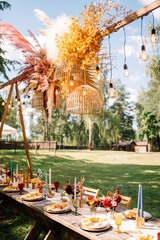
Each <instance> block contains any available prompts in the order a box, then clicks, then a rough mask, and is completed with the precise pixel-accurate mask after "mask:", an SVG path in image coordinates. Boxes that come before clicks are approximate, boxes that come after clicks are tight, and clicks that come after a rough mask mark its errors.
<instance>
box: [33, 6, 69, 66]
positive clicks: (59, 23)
mask: <svg viewBox="0 0 160 240" xmlns="http://www.w3.org/2000/svg"><path fill="white" fill-rule="evenodd" d="M34 12H35V13H36V16H37V17H38V18H39V19H40V21H42V22H43V23H44V24H45V25H46V26H47V28H46V29H39V30H38V32H39V33H40V34H42V35H45V37H46V44H45V48H46V51H47V58H48V60H49V61H52V62H55V61H56V59H57V56H58V48H57V43H56V40H55V39H56V37H57V35H58V36H62V35H63V34H64V33H65V32H68V31H69V29H68V26H69V25H70V24H71V19H70V18H69V17H67V16H66V15H65V14H63V15H61V16H58V17H57V18H56V19H55V20H52V19H50V18H49V17H48V16H47V15H46V14H45V13H44V12H43V11H41V10H38V9H35V10H34Z"/></svg>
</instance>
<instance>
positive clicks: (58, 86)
mask: <svg viewBox="0 0 160 240" xmlns="http://www.w3.org/2000/svg"><path fill="white" fill-rule="evenodd" d="M35 13H36V15H37V17H38V18H39V19H40V21H42V22H43V23H44V24H45V26H46V29H40V30H39V33H40V35H41V36H42V37H43V38H44V39H45V44H44V46H43V47H42V46H41V45H40V43H39V41H38V40H37V38H36V37H35V36H34V34H33V33H32V32H31V31H30V30H28V32H29V34H30V36H31V37H32V39H33V40H34V45H33V44H31V43H30V42H29V41H28V40H27V39H25V38H24V37H23V36H22V35H21V34H20V33H19V32H18V31H17V30H16V29H15V28H14V27H13V26H11V25H10V24H8V23H3V22H1V23H0V35H2V36H3V38H5V39H7V40H9V42H10V43H11V44H12V45H13V46H14V47H15V48H16V49H19V50H21V52H22V53H23V55H24V59H25V60H24V62H23V66H22V68H21V69H20V71H19V75H18V76H17V78H16V79H15V83H16V82H18V83H20V82H25V83H27V84H26V87H25V88H24V92H26V94H28V93H29V92H30V91H31V92H33V99H32V106H33V107H34V108H36V109H44V110H45V115H46V118H47V119H48V116H49V117H51V113H52V109H55V108H59V106H60V105H61V104H62V102H64V101H66V102H67V106H68V107H67V109H68V112H71V111H70V110H69V109H71V108H72V109H73V101H72V99H74V96H78V97H76V98H77V99H78V98H79V100H78V101H79V103H80V101H81V97H82V96H83V95H84V92H85V93H86V96H88V101H89V102H90V104H89V105H87V103H85V104H84V105H83V107H80V110H79V111H80V112H79V113H80V114H86V113H90V114H92V113H94V112H98V111H100V110H101V105H102V98H103V97H102V90H101V87H100V84H101V79H100V72H99V70H100V69H97V68H98V65H101V62H102V61H103V59H104V58H106V59H107V58H108V55H107V54H100V51H101V45H102V42H103V40H104V37H105V36H106V35H108V34H109V31H108V30H106V29H107V27H109V26H110V25H112V24H114V23H116V22H117V20H119V19H120V18H122V17H125V16H127V15H128V14H129V13H130V11H126V8H125V7H123V6H122V5H120V4H117V3H116V1H114V0H111V1H106V2H97V3H91V4H90V5H89V7H86V6H85V8H84V10H83V12H82V13H80V15H81V16H80V17H77V18H68V17H67V16H65V15H63V16H60V17H58V18H57V19H56V20H52V19H50V18H49V17H48V16H47V15H46V14H45V13H44V12H42V11H40V10H38V9H36V10H35ZM106 65H107V64H106ZM84 71H85V74H86V79H85V81H86V82H85V84H83V73H84ZM97 77H98V79H97ZM13 83H14V82H13ZM84 85H85V87H84ZM84 88H85V91H84ZM93 93H94V94H93ZM70 95H71V96H70ZM93 96H94V97H95V99H97V103H95V101H94V99H93ZM68 99H69V100H68ZM86 99H87V98H86ZM27 101H30V97H28V100H27ZM84 101H85V102H86V100H85V98H84ZM17 102H18V103H19V102H20V100H19V99H17ZM79 103H78V102H77V104H79ZM98 106H99V107H98ZM85 107H86V109H85ZM89 107H90V110H89V109H88V108H89ZM82 108H83V110H81V109H82ZM92 108H93V109H92ZM94 109H95V110H94ZM98 109H99V110H98ZM77 111H78V110H77V105H75V110H74V111H72V112H77ZM77 113H78V112H77Z"/></svg>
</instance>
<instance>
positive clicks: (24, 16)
mask: <svg viewBox="0 0 160 240" xmlns="http://www.w3.org/2000/svg"><path fill="white" fill-rule="evenodd" d="M8 2H9V3H10V4H11V10H5V11H3V12H1V15H0V19H1V21H3V22H8V23H10V24H11V25H13V26H14V27H15V28H16V29H17V30H18V31H19V32H20V33H21V34H22V35H23V36H25V37H28V32H27V30H28V29H30V30H31V31H32V32H33V33H34V34H35V36H37V37H38V36H39V34H38V32H37V30H38V29H39V28H44V25H43V24H42V22H40V21H39V19H38V18H37V17H36V16H35V13H34V9H40V10H42V11H44V12H45V13H46V14H47V15H48V16H49V17H50V18H52V19H56V17H58V16H60V15H62V14H64V13H65V14H66V15H67V16H68V17H77V16H80V14H79V13H80V12H82V11H83V9H84V5H89V3H90V2H91V1H90V0H77V1H76V0H59V1H55V0H8ZM93 2H95V0H94V1H93ZM118 2H119V3H121V4H123V5H124V6H126V8H127V9H132V11H133V12H134V11H136V10H138V9H140V8H142V7H143V6H144V5H147V4H148V3H150V2H152V0H118ZM153 13H154V17H155V24H160V9H157V10H155V11H154V12H153ZM148 21H150V22H151V23H152V15H151V14H148V15H147V16H145V17H144V20H143V35H145V34H146V23H147V22H148ZM125 30H126V55H127V65H128V69H129V72H130V76H129V77H128V78H126V77H124V75H123V64H124V53H123V44H124V33H123V29H120V30H118V31H117V32H115V33H112V34H111V48H112V59H113V60H112V64H113V65H114V66H115V67H114V69H113V72H112V75H113V81H115V80H117V79H121V82H122V83H123V84H124V85H125V86H126V89H127V90H128V91H129V92H130V94H131V100H134V101H136V97H137V93H138V91H139V90H140V88H141V87H147V82H148V80H149V78H147V77H146V75H145V66H146V63H144V62H141V61H140V60H139V53H140V51H141V45H142V42H141V37H140V33H141V20H140V19H138V20H137V21H135V22H133V23H130V24H129V25H127V26H126V27H125ZM104 45H106V46H108V40H107V39H106V40H105V41H104ZM4 47H5V49H6V51H7V55H6V56H7V57H8V58H10V59H17V57H19V56H18V54H17V53H16V52H15V51H13V50H12V48H11V47H10V46H9V45H7V46H6V45H4ZM146 50H147V52H148V53H149V55H150V56H151V55H152V53H153V50H152V48H151V44H148V43H147V44H146ZM16 75H17V72H14V71H12V72H11V73H10V74H9V77H10V79H12V78H13V77H14V76H16ZM108 78H109V75H108ZM108 80H109V79H108Z"/></svg>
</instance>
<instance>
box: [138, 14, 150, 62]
mask: <svg viewBox="0 0 160 240" xmlns="http://www.w3.org/2000/svg"><path fill="white" fill-rule="evenodd" d="M142 21H143V17H141V39H142V47H141V50H142V51H141V53H140V55H139V58H140V59H141V61H143V62H146V61H147V60H148V59H149V55H148V53H146V51H145V50H146V48H145V45H144V41H143V37H142Z"/></svg>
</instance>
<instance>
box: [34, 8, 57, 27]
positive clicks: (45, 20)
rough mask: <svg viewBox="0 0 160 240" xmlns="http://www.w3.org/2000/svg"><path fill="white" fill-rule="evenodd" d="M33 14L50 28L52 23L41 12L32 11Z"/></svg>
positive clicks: (37, 10)
mask: <svg viewBox="0 0 160 240" xmlns="http://www.w3.org/2000/svg"><path fill="white" fill-rule="evenodd" d="M34 12H35V14H36V16H37V17H38V18H39V20H40V21H41V22H43V23H44V24H45V25H47V26H48V27H49V26H52V24H53V21H52V20H51V19H50V18H49V17H48V16H47V15H46V14H45V13H44V12H43V11H41V10H39V9H34Z"/></svg>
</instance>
